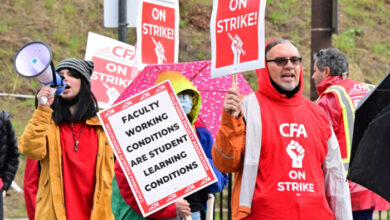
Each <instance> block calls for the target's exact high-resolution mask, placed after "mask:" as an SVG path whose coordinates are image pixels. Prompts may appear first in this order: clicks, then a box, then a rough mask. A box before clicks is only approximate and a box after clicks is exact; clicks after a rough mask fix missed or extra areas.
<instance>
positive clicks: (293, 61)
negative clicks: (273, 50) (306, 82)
mask: <svg viewBox="0 0 390 220" xmlns="http://www.w3.org/2000/svg"><path fill="white" fill-rule="evenodd" d="M266 61H267V62H275V63H276V65H278V66H285V65H286V64H287V63H288V61H290V62H291V64H292V65H294V66H296V65H299V64H301V62H302V57H290V58H285V57H277V58H275V59H273V60H266Z"/></svg>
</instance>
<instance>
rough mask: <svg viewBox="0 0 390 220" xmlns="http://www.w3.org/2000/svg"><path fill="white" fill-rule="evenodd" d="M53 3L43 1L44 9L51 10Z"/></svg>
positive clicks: (49, 0) (51, 1) (51, 0)
mask: <svg viewBox="0 0 390 220" xmlns="http://www.w3.org/2000/svg"><path fill="white" fill-rule="evenodd" d="M53 7H54V1H53V0H45V8H46V9H47V10H53Z"/></svg>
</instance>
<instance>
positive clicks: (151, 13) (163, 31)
mask: <svg viewBox="0 0 390 220" xmlns="http://www.w3.org/2000/svg"><path fill="white" fill-rule="evenodd" d="M158 2H159V1H155V2H153V1H152V2H148V1H142V5H141V7H142V13H141V19H140V20H141V24H140V27H137V32H138V37H141V42H142V45H141V59H142V60H141V62H142V63H143V64H156V63H157V64H161V63H175V62H177V53H178V48H177V46H178V43H177V42H178V37H179V36H178V19H179V18H178V16H177V15H178V12H177V11H176V10H178V9H177V8H176V7H168V6H166V5H163V4H157V3H158ZM173 6H174V4H173Z"/></svg>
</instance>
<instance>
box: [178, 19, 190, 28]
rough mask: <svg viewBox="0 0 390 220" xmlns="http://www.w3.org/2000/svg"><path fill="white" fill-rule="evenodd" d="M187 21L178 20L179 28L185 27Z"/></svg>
mask: <svg viewBox="0 0 390 220" xmlns="http://www.w3.org/2000/svg"><path fill="white" fill-rule="evenodd" d="M187 23H188V21H187V20H180V21H179V28H185V27H186V26H187Z"/></svg>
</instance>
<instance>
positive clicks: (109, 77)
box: [85, 32, 138, 108]
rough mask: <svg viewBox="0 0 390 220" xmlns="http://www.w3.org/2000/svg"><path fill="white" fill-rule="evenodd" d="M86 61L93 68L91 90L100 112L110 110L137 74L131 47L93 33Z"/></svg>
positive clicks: (133, 51)
mask: <svg viewBox="0 0 390 220" xmlns="http://www.w3.org/2000/svg"><path fill="white" fill-rule="evenodd" d="M85 59H86V60H92V61H93V62H94V65H95V68H94V71H93V74H92V76H91V89H92V92H93V94H94V95H95V97H96V99H97V101H98V103H99V107H101V108H107V107H109V106H110V105H111V104H112V103H113V102H114V101H115V100H116V99H117V98H118V97H119V95H120V94H121V93H122V92H123V91H124V90H125V89H126V88H127V87H128V86H129V85H130V83H131V82H132V81H133V80H134V78H135V77H136V76H137V74H138V71H137V68H136V62H135V48H134V47H133V46H131V45H129V44H126V43H123V42H120V41H117V40H114V39H111V38H109V37H105V36H102V35H99V34H95V33H92V32H89V33H88V41H87V48H86V51H85Z"/></svg>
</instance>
